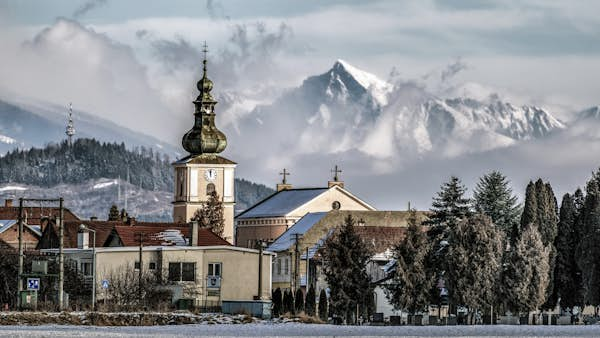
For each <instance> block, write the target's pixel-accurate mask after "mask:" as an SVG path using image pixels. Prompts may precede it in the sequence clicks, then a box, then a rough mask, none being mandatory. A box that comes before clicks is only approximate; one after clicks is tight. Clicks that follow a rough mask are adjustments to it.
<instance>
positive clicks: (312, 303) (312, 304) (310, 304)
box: [305, 284, 316, 316]
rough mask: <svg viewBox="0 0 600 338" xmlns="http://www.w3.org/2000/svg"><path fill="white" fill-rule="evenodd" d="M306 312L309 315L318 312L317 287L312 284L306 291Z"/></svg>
mask: <svg viewBox="0 0 600 338" xmlns="http://www.w3.org/2000/svg"><path fill="white" fill-rule="evenodd" d="M305 312H306V314H307V315H309V316H314V315H315V312H316V294H315V288H314V287H313V285H312V284H311V285H310V287H309V288H308V292H307V293H306V309H305Z"/></svg>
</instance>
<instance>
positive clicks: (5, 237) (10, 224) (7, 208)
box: [0, 199, 79, 250]
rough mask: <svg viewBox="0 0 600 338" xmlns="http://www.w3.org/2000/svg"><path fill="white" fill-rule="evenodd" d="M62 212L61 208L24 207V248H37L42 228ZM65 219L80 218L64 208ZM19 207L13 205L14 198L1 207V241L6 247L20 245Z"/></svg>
mask: <svg viewBox="0 0 600 338" xmlns="http://www.w3.org/2000/svg"><path fill="white" fill-rule="evenodd" d="M59 214H60V209H59V208H54V207H53V208H43V207H29V206H28V207H24V208H23V248H24V249H25V250H31V249H35V248H36V247H37V244H38V241H39V239H40V238H41V233H42V229H43V227H44V226H45V224H46V222H47V220H48V218H51V217H56V216H58V215H59ZM63 217H65V220H78V219H79V218H78V217H77V216H76V215H75V214H73V213H72V212H71V211H70V210H69V209H66V208H64V209H63ZM18 221H19V207H15V206H14V205H13V200H12V199H7V200H5V201H4V206H2V207H0V241H1V242H2V243H3V244H2V245H3V246H5V247H11V248H18V246H19V225H18Z"/></svg>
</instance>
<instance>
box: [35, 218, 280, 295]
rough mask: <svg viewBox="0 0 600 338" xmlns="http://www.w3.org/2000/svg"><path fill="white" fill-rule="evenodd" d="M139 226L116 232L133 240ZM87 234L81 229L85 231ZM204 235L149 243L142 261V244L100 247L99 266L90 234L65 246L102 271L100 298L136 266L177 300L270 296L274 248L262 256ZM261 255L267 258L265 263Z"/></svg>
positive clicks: (68, 253) (75, 258)
mask: <svg viewBox="0 0 600 338" xmlns="http://www.w3.org/2000/svg"><path fill="white" fill-rule="evenodd" d="M117 228H119V227H117ZM134 228H135V227H130V228H129V229H131V230H125V229H121V228H120V229H117V230H116V231H115V233H116V234H118V236H119V240H120V241H124V242H125V243H128V244H133V243H132V241H133V242H134V241H135V239H133V238H132V235H133V233H134V230H135V229H134ZM124 230H125V231H124ZM146 230H148V229H147V228H146ZM84 234H85V233H81V234H80V236H84ZM204 235H207V234H204ZM204 235H200V236H198V239H199V241H201V243H202V244H203V245H202V246H195V245H150V246H143V247H141V255H142V263H141V264H140V259H139V258H140V247H139V246H124V247H99V248H96V249H95V257H96V268H95V269H94V268H93V261H94V250H93V249H92V248H90V247H89V246H87V245H85V243H86V242H87V241H86V240H85V239H80V241H79V243H80V246H79V247H78V248H77V247H76V248H68V249H64V254H65V257H66V259H67V260H70V261H72V262H75V264H77V266H78V267H81V270H80V271H82V273H84V274H85V275H87V276H88V277H91V276H92V274H94V273H95V274H96V275H95V276H96V278H95V280H96V290H98V291H97V299H98V300H99V301H103V300H105V299H106V298H107V296H106V293H103V292H102V290H103V284H105V285H106V286H107V287H109V285H110V284H111V283H113V282H115V280H114V279H115V278H125V277H124V276H125V273H126V270H128V269H133V270H135V271H136V272H137V271H139V268H140V266H141V267H142V270H143V271H144V270H145V271H148V272H152V273H154V274H156V276H157V278H158V280H162V281H164V283H165V285H164V287H165V288H166V289H169V290H170V291H171V292H172V301H173V303H176V302H178V301H179V300H191V301H192V302H193V304H194V305H196V306H206V305H207V304H210V305H211V306H214V305H220V304H223V303H224V302H251V301H253V300H255V299H259V300H268V299H269V298H270V294H271V265H272V257H273V256H274V254H273V253H270V252H268V251H264V252H262V255H261V252H260V251H259V250H254V249H246V248H239V247H234V246H232V245H230V244H229V243H227V241H225V240H224V239H221V238H219V237H218V236H214V235H213V236H212V237H211V236H204ZM167 237H168V236H167ZM201 238H202V239H201ZM189 241H190V239H189V238H186V242H189ZM159 242H161V239H159V238H154V239H153V240H152V241H151V242H150V244H157V243H159ZM163 244H164V243H163ZM191 244H193V242H192V243H191ZM57 251H58V250H57V249H45V250H42V252H46V253H56V252H57ZM259 259H260V260H262V262H261V263H259ZM259 267H260V270H259ZM259 278H260V280H261V281H260V282H259ZM259 286H260V291H259ZM65 291H66V292H67V293H68V292H69V291H68V290H65Z"/></svg>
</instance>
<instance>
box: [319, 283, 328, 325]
mask: <svg viewBox="0 0 600 338" xmlns="http://www.w3.org/2000/svg"><path fill="white" fill-rule="evenodd" d="M319 318H320V319H321V320H322V321H324V322H326V321H327V318H329V316H328V313H327V294H326V293H325V290H324V289H321V292H319Z"/></svg>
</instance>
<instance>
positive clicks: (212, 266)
mask: <svg viewBox="0 0 600 338" xmlns="http://www.w3.org/2000/svg"><path fill="white" fill-rule="evenodd" d="M208 275H209V276H219V277H220V276H221V263H208Z"/></svg>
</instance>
